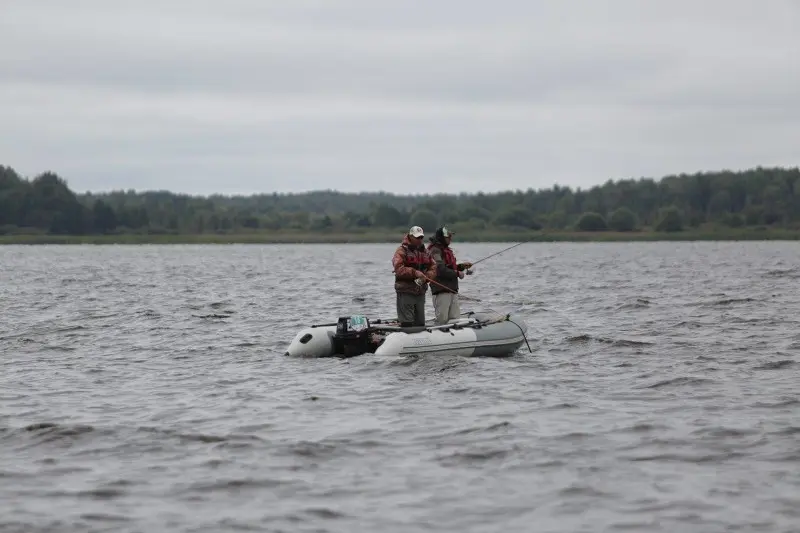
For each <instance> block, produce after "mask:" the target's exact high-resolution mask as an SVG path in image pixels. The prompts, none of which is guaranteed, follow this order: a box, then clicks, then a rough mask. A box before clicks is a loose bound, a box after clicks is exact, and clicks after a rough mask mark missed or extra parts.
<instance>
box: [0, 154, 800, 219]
mask: <svg viewBox="0 0 800 533" xmlns="http://www.w3.org/2000/svg"><path fill="white" fill-rule="evenodd" d="M443 223H445V224H447V225H448V226H450V227H451V228H453V229H454V230H456V231H457V230H458V228H464V229H492V228H507V229H512V230H513V229H540V228H543V227H546V228H548V229H551V230H561V229H573V230H577V231H605V230H611V231H636V230H638V229H640V228H642V229H645V228H648V229H655V230H658V231H681V230H682V229H684V228H691V227H696V226H699V225H703V224H719V225H725V226H728V227H741V226H781V227H795V228H800V170H799V169H798V168H762V167H758V168H754V169H750V170H745V171H741V172H733V171H730V170H723V171H719V172H705V173H697V174H680V175H671V176H665V177H663V178H661V179H659V180H655V179H652V178H640V179H623V180H618V181H612V180H607V181H606V182H605V183H603V184H602V185H598V186H595V187H591V188H590V189H587V190H583V189H580V188H578V189H571V188H570V187H564V186H559V185H556V186H553V187H552V188H549V189H539V190H533V189H530V188H529V189H527V190H515V191H503V192H497V193H477V194H466V193H460V194H436V195H418V196H407V195H402V196H400V195H393V194H389V193H385V192H363V193H357V194H347V193H340V192H336V191H330V190H324V191H314V192H309V193H303V194H278V193H268V194H258V195H252V196H246V197H245V196H221V195H212V196H208V197H199V196H189V195H185V194H173V193H170V192H168V191H145V192H136V191H132V190H119V191H114V192H111V193H103V194H96V193H85V194H76V193H74V192H73V191H72V190H70V188H69V186H68V184H67V183H66V181H64V180H63V179H62V178H61V177H60V176H58V175H57V174H55V173H53V172H44V173H42V174H40V175H38V176H36V177H34V178H33V179H27V178H23V177H22V176H20V175H18V174H17V172H16V171H14V169H12V168H10V167H5V166H0V233H14V232H41V233H56V234H58V233H60V234H82V233H115V232H141V233H213V232H219V233H236V232H254V231H256V232H257V231H270V230H282V229H294V230H298V231H349V230H362V229H365V228H370V227H374V228H383V229H386V230H394V229H399V228H403V227H408V226H410V225H415V224H416V225H420V226H422V227H423V228H425V230H426V231H427V232H432V231H433V230H435V228H436V227H437V226H439V225H441V224H443Z"/></svg>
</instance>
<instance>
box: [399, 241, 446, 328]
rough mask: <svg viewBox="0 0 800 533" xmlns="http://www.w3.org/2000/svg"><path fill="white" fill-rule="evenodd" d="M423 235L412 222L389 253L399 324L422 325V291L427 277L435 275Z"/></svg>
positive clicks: (426, 282) (426, 283)
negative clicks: (400, 241) (392, 268)
mask: <svg viewBox="0 0 800 533" xmlns="http://www.w3.org/2000/svg"><path fill="white" fill-rule="evenodd" d="M424 237H425V232H424V231H423V230H422V228H421V227H419V226H413V227H412V228H411V229H409V230H408V233H407V234H406V235H405V237H404V238H403V242H402V243H401V244H400V246H398V247H397V250H395V252H394V257H392V266H393V267H394V290H395V292H396V293H397V319H398V320H399V321H400V325H401V326H403V327H407V326H424V325H425V293H426V292H427V291H428V280H430V279H433V278H435V277H436V263H435V262H434V261H433V259H432V258H431V256H430V254H429V253H428V251H427V250H426V249H425V244H424V243H423V239H424Z"/></svg>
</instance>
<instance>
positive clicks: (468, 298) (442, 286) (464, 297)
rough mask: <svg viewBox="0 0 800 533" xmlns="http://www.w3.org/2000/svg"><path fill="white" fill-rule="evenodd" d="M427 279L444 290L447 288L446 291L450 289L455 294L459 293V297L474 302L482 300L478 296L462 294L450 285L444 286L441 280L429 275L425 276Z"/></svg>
mask: <svg viewBox="0 0 800 533" xmlns="http://www.w3.org/2000/svg"><path fill="white" fill-rule="evenodd" d="M425 279H426V280H427V281H428V282H429V283H433V284H434V285H437V286H438V287H441V288H442V289H444V290H446V291H448V292H452V293H453V294H458V297H459V298H461V299H462V300H470V301H473V302H480V300H479V299H478V298H470V297H469V296H464V295H463V294H460V293H458V292H456V291H454V290H453V289H451V288H450V287H445V286H444V285H442V284H441V283H439V282H437V281H434V280H432V279H431V278H429V277H428V276H425Z"/></svg>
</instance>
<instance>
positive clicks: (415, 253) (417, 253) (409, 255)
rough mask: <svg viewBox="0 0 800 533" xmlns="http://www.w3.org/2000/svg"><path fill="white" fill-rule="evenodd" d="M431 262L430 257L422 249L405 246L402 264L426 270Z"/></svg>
mask: <svg viewBox="0 0 800 533" xmlns="http://www.w3.org/2000/svg"><path fill="white" fill-rule="evenodd" d="M430 264H431V259H430V257H429V256H428V255H427V254H426V253H425V252H424V251H423V250H418V249H417V250H415V249H411V248H409V247H406V258H405V261H403V266H407V267H411V268H414V269H416V270H426V269H427V268H428V267H429V266H430Z"/></svg>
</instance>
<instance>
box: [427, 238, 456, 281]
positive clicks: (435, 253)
mask: <svg viewBox="0 0 800 533" xmlns="http://www.w3.org/2000/svg"><path fill="white" fill-rule="evenodd" d="M428 252H429V253H430V254H431V258H432V259H433V261H434V262H435V263H436V282H437V283H439V284H441V285H444V286H445V287H447V288H448V289H450V291H452V292H458V271H459V270H461V269H459V267H458V264H457V263H456V256H455V254H454V253H453V250H452V248H450V247H449V246H447V245H446V244H444V243H442V242H440V241H438V240H433V241H431V243H430V244H429V245H428ZM450 291H448V290H447V289H444V288H442V287H440V286H439V285H431V293H432V294H439V293H440V292H450Z"/></svg>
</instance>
